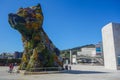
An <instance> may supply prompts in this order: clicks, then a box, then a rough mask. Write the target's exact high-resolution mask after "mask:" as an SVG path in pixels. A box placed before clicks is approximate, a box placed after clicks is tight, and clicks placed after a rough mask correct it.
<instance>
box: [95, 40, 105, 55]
mask: <svg viewBox="0 0 120 80" xmlns="http://www.w3.org/2000/svg"><path fill="white" fill-rule="evenodd" d="M95 48H96V56H103V46H102V42H99V43H97V44H96V45H95Z"/></svg>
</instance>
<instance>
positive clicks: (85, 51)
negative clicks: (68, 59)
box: [77, 47, 96, 57]
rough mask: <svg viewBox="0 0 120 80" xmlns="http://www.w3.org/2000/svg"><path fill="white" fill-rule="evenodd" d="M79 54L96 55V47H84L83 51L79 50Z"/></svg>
mask: <svg viewBox="0 0 120 80" xmlns="http://www.w3.org/2000/svg"><path fill="white" fill-rule="evenodd" d="M77 55H78V56H81V55H83V56H90V57H92V56H96V48H87V47H84V48H82V49H81V51H78V52H77Z"/></svg>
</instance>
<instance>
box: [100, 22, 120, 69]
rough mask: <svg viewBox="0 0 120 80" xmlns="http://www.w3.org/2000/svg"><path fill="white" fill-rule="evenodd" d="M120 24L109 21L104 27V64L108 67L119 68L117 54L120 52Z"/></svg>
mask: <svg viewBox="0 0 120 80" xmlns="http://www.w3.org/2000/svg"><path fill="white" fill-rule="evenodd" d="M119 34H120V24H117V23H109V24H107V25H105V26H104V27H103V28H102V39H103V52H104V65H105V68H108V69H115V70H116V69H118V67H117V65H118V64H117V63H118V62H117V55H118V54H119V52H120V36H118V35H119Z"/></svg>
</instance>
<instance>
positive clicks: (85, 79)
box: [0, 65, 120, 80]
mask: <svg viewBox="0 0 120 80" xmlns="http://www.w3.org/2000/svg"><path fill="white" fill-rule="evenodd" d="M7 70H8V67H0V80H120V70H118V71H117V70H107V69H105V68H104V67H103V66H95V65H72V70H70V71H64V72H62V73H52V74H40V75H23V74H20V73H11V74H10V73H8V72H7Z"/></svg>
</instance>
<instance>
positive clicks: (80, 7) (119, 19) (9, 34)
mask: <svg viewBox="0 0 120 80" xmlns="http://www.w3.org/2000/svg"><path fill="white" fill-rule="evenodd" d="M38 3H40V4H41V6H42V11H43V15H44V22H43V29H44V30H45V32H46V33H47V35H48V36H49V38H50V39H51V40H52V42H53V43H54V45H55V46H56V47H57V48H59V49H60V50H64V49H70V48H73V47H78V46H83V45H87V44H97V43H98V42H100V41H102V35H101V34H102V33H101V29H102V28H103V26H105V25H106V24H108V23H110V22H116V23H120V0H0V53H2V52H11V53H12V52H14V51H23V44H22V40H21V35H20V33H19V32H18V31H17V30H14V29H13V28H11V27H10V25H9V23H8V14H9V13H16V12H17V10H18V9H19V8H20V7H23V8H25V7H30V6H34V5H37V4H38Z"/></svg>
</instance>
